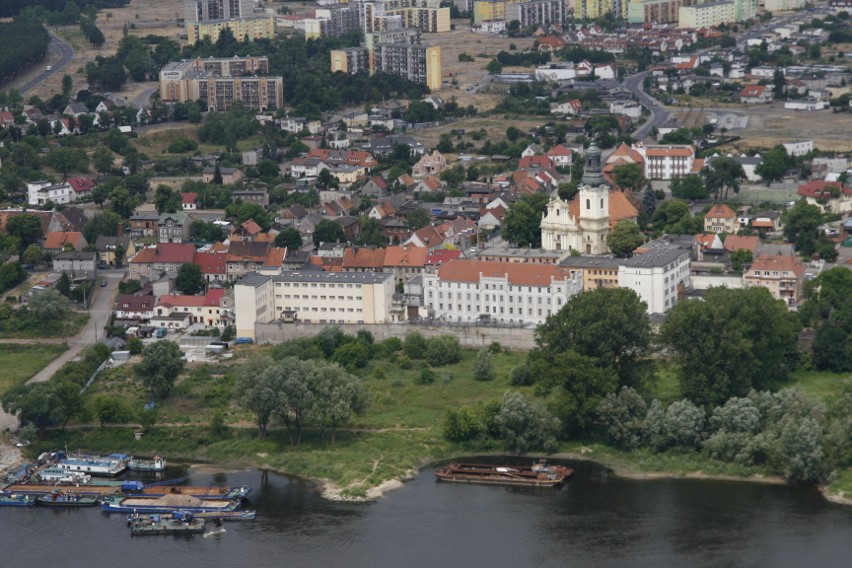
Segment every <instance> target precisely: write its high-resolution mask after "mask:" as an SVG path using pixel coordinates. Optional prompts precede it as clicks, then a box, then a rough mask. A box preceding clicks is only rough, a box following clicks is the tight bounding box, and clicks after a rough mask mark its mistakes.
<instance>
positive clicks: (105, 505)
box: [101, 495, 242, 514]
mask: <svg viewBox="0 0 852 568" xmlns="http://www.w3.org/2000/svg"><path fill="white" fill-rule="evenodd" d="M241 503H242V502H241V501H240V500H239V499H198V498H197V497H193V496H191V495H165V496H163V497H158V498H156V499H151V498H144V497H135V496H134V497H119V498H115V497H108V498H104V499H101V508H102V509H103V510H104V511H106V512H107V513H174V512H175V511H186V512H189V513H193V514H196V513H202V512H224V511H236V510H237V509H238V508H239V507H240V505H241Z"/></svg>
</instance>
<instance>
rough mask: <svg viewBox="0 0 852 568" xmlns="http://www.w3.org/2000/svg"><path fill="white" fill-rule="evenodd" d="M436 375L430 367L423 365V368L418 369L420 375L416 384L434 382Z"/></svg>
mask: <svg viewBox="0 0 852 568" xmlns="http://www.w3.org/2000/svg"><path fill="white" fill-rule="evenodd" d="M436 377H437V375H436V374H435V371H434V370H433V369H432V367H423V370H422V371H420V375H419V376H418V377H417V384H418V385H431V384H432V383H434V382H435V378H436Z"/></svg>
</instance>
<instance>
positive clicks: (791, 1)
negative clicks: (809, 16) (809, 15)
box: [763, 0, 807, 12]
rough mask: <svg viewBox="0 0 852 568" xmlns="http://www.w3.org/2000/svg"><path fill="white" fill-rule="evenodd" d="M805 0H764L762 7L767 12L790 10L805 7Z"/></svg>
mask: <svg viewBox="0 0 852 568" xmlns="http://www.w3.org/2000/svg"><path fill="white" fill-rule="evenodd" d="M805 4H807V2H806V1H805V0H765V2H764V3H763V9H764V10H766V11H768V12H790V11H792V10H801V9H802V8H804V7H805Z"/></svg>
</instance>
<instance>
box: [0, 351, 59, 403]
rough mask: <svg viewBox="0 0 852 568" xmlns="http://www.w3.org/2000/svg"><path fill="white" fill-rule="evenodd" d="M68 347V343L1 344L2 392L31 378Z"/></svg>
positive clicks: (0, 386) (0, 370) (0, 381)
mask: <svg viewBox="0 0 852 568" xmlns="http://www.w3.org/2000/svg"><path fill="white" fill-rule="evenodd" d="M66 349H68V346H67V345H53V344H41V345H19V344H13V343H4V344H0V394H2V393H4V392H6V391H7V390H8V389H9V388H10V387H12V386H13V385H16V384H20V383H23V382H26V381H27V380H29V379H30V378H31V377H32V376H33V375H35V374H36V373H37V372H39V371H40V370H42V369H43V368H44V367H45V366H46V365H47V364H48V363H50V362H51V361H53V360H54V359H56V357H57V356H58V355H59V354H60V353H62V352H63V351H65V350H66Z"/></svg>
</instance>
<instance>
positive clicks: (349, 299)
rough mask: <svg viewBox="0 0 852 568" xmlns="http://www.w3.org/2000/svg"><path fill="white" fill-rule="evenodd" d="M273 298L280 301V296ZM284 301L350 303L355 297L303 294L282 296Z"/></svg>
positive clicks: (276, 295)
mask: <svg viewBox="0 0 852 568" xmlns="http://www.w3.org/2000/svg"><path fill="white" fill-rule="evenodd" d="M275 297H276V298H278V299H279V300H280V299H281V294H275ZM284 299H285V300H290V299H293V300H332V301H333V300H338V301H341V302H342V301H344V300H348V301H350V302H351V301H353V300H355V297H354V296H308V295H307V294H304V295H301V296H300V295H299V294H293V295H292V296H291V295H290V294H284Z"/></svg>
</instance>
